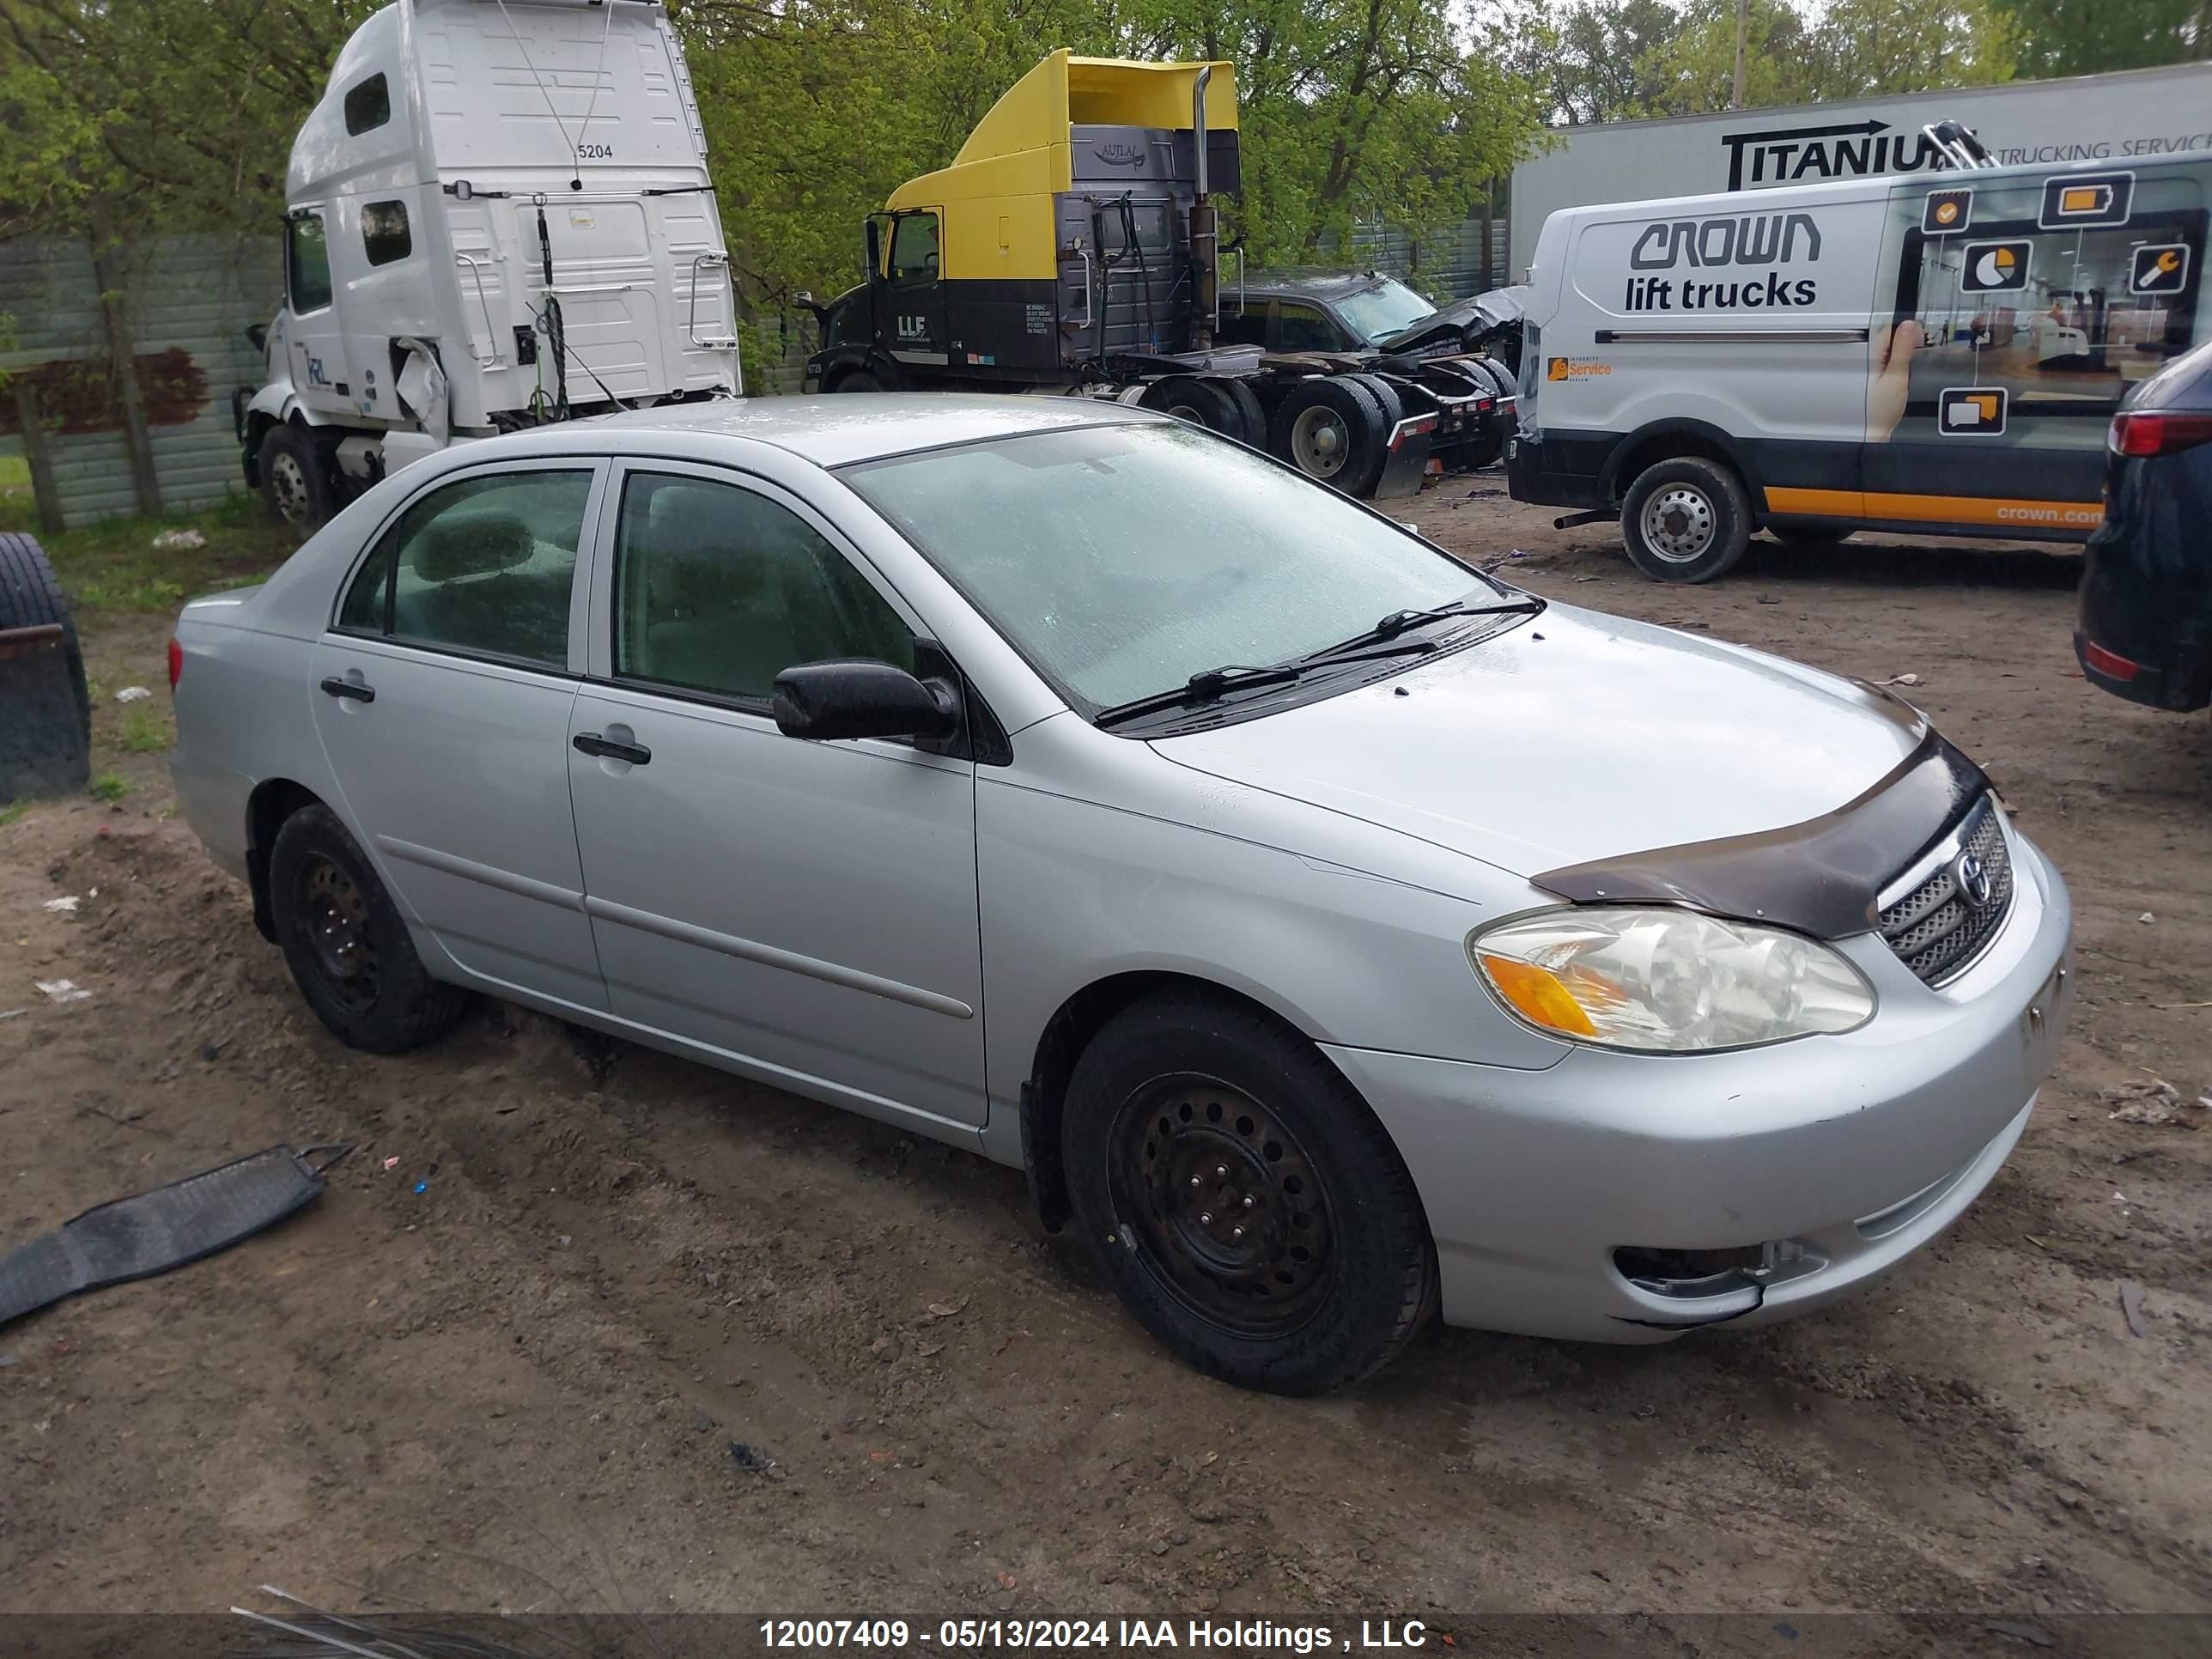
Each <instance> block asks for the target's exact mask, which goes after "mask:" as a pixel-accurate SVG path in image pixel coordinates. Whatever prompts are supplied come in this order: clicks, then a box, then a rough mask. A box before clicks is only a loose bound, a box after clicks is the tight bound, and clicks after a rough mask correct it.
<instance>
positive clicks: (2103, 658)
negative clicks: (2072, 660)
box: [2081, 639, 2142, 680]
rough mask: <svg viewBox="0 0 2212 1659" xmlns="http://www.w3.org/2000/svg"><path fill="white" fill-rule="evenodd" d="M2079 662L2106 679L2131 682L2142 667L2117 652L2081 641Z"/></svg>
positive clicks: (2093, 643) (2090, 641) (2091, 642)
mask: <svg viewBox="0 0 2212 1659" xmlns="http://www.w3.org/2000/svg"><path fill="white" fill-rule="evenodd" d="M2081 660H2082V661H2083V662H2084V663H2085V664H2087V665H2088V666H2089V667H2091V668H2093V669H2095V670H2096V671H2098V672H2099V673H2100V674H2102V675H2103V676H2104V677H2105V678H2106V679H2111V680H2131V679H2133V678H2135V677H2136V675H2138V674H2140V673H2142V664H2141V663H2139V662H2136V660H2135V659H2132V658H2130V657H2124V656H2122V655H2121V654H2120V653H2118V652H2117V651H2108V650H2106V648H2105V647H2103V646H2101V645H2100V644H2098V643H2097V642H2096V641H2094V640H2091V639H2085V640H2083V641H2081Z"/></svg>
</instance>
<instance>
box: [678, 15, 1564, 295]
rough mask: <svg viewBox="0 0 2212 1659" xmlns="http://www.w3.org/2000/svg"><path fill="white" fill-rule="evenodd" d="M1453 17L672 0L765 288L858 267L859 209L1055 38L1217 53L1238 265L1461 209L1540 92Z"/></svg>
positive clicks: (1476, 198)
mask: <svg viewBox="0 0 2212 1659" xmlns="http://www.w3.org/2000/svg"><path fill="white" fill-rule="evenodd" d="M1454 20H1455V12H1454V11H1453V10H1452V9H1449V8H1447V7H1445V6H1443V5H1442V4H1439V3H1437V0H1227V3H1215V0H1107V3H1102V4H1097V5H1083V4H1077V3H1074V0H1011V3H1009V0H831V3H829V4H828V5H825V6H809V7H804V8H798V9H791V10H789V11H775V12H767V11H761V10H756V9H753V8H751V7H750V6H747V5H742V4H738V3H732V0H689V3H684V4H682V5H681V8H680V10H679V12H678V27H679V28H680V29H681V31H682V33H683V35H684V41H685V45H686V49H687V52H689V55H690V62H691V69H692V79H693V84H694V86H695V88H696V90H697V93H698V96H699V100H700V108H701V114H702V118H703V119H704V121H705V123H706V127H707V135H708V147H709V149H710V150H711V152H712V155H713V160H714V174H715V179H716V181H717V184H718V186H719V189H720V197H721V203H722V210H723V219H724V222H725V226H726V230H727V233H728V234H729V237H730V240H731V245H732V250H733V252H734V255H735V259H736V264H737V267H738V274H739V276H740V279H741V281H742V283H743V284H744V290H745V292H746V295H747V297H748V298H749V299H750V300H751V301H755V302H756V303H757V304H760V305H763V306H764V307H768V308H770V309H774V308H775V307H781V306H783V305H785V304H787V302H788V301H789V300H790V298H791V296H792V295H793V294H795V293H796V292H798V291H799V290H800V289H809V290H811V291H812V292H813V293H814V294H815V295H816V296H817V298H818V299H825V300H826V299H827V298H828V297H829V295H832V294H835V293H836V292H838V291H840V290H842V289H845V288H847V287H848V286H850V285H851V284H852V283H854V282H857V281H859V280H860V274H861V272H860V264H861V222H862V221H863V220H864V219H865V218H866V216H867V215H868V214H869V213H870V212H872V211H873V210H876V209H878V208H880V207H881V206H882V205H883V204H884V198H885V197H888V196H889V195H890V192H891V191H893V190H894V189H896V187H897V186H898V185H900V184H901V183H902V182H903V181H905V180H906V179H909V178H912V177H914V176H915V175H916V174H918V173H926V172H928V171H930V170H931V169H933V168H935V167H943V166H945V164H946V163H947V162H949V161H951V159H952V156H953V154H954V152H955V151H957V149H959V147H960V144H961V142H962V141H963V139H964V138H965V137H967V134H968V132H969V129H971V128H972V127H973V126H974V125H975V123H976V122H977V121H978V120H980V119H981V118H982V116H983V114H984V112H986V111H987V110H988V109H989V108H990V106H991V105H992V103H993V102H994V101H995V100H996V99H997V98H998V96H999V94H1000V93H1002V92H1003V91H1005V90H1006V88H1008V87H1010V86H1012V84H1013V83H1014V82H1016V81H1017V80H1018V79H1019V78H1020V77H1021V76H1023V75H1024V73H1026V72H1027V71H1028V70H1029V69H1030V66H1031V65H1033V64H1035V63H1036V61H1037V60H1038V59H1039V58H1042V57H1044V56H1045V55H1046V54H1047V53H1048V52H1051V51H1053V50H1054V48H1056V47H1060V46H1067V47H1071V48H1073V50H1075V51H1078V52H1087V53H1092V54H1097V55H1099V56H1106V57H1126V58H1226V59H1228V60H1230V61H1231V62H1232V63H1233V64H1235V65H1236V69H1237V94H1238V101H1239V105H1240V110H1241V119H1240V125H1241V126H1242V129H1243V178H1244V196H1243V201H1242V203H1241V204H1238V203H1231V204H1225V207H1226V211H1225V219H1226V220H1227V224H1226V226H1225V234H1226V235H1230V236H1236V235H1242V236H1243V239H1244V241H1245V245H1246V248H1247V252H1248V255H1249V258H1251V260H1252V262H1253V263H1254V264H1280V263H1284V262H1286V261H1292V260H1297V259H1299V258H1310V257H1311V256H1313V255H1314V254H1315V253H1316V251H1317V250H1318V249H1319V248H1321V247H1322V246H1323V245H1324V243H1325V242H1327V241H1328V240H1331V239H1332V238H1336V237H1341V236H1343V235H1344V234H1346V233H1348V232H1349V231H1350V229H1351V228H1352V224H1353V223H1354V222H1355V221H1360V220H1372V219H1379V218H1387V219H1389V220H1390V221H1392V222H1395V223H1399V224H1405V225H1409V226H1412V227H1413V228H1426V227H1428V226H1431V225H1435V224H1440V223H1443V222H1449V221H1453V220H1456V219H1460V218H1463V217H1465V216H1468V215H1469V214H1470V213H1473V212H1474V211H1476V210H1478V209H1479V207H1480V203H1481V201H1482V199H1483V192H1484V190H1485V188H1486V182H1487V181H1488V180H1489V179H1492V178H1495V177H1497V176H1499V175H1501V174H1504V173H1508V172H1510V170H1511V168H1512V166H1513V163H1514V162H1515V161H1517V160H1518V159H1519V158H1520V157H1521V156H1522V155H1523V154H1525V153H1526V152H1527V151H1528V149H1530V148H1531V147H1532V146H1533V145H1534V143H1535V142H1536V140H1537V137H1538V129H1539V128H1540V126H1541V121H1542V118H1543V114H1544V111H1545V100H1544V98H1543V96H1542V94H1541V93H1540V92H1539V91H1538V90H1537V88H1535V86H1534V84H1533V83H1532V82H1531V81H1530V80H1529V79H1528V77H1527V76H1525V75H1524V74H1522V73H1520V72H1518V71H1517V70H1516V69H1514V68H1513V67H1511V66H1510V65H1508V64H1506V63H1505V62H1504V60H1503V59H1502V58H1501V56H1500V55H1499V54H1498V53H1497V52H1494V51H1493V50H1491V49H1490V47H1489V46H1487V45H1486V43H1485V42H1484V41H1482V40H1478V39H1477V38H1476V32H1475V31H1474V30H1470V29H1468V28H1467V27H1463V26H1462V24H1461V23H1458V22H1456V21H1454Z"/></svg>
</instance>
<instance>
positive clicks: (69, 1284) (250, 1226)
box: [0, 1146, 350, 1325]
mask: <svg viewBox="0 0 2212 1659" xmlns="http://www.w3.org/2000/svg"><path fill="white" fill-rule="evenodd" d="M349 1150H350V1149H349V1148H347V1147H343V1146H310V1147H308V1148H307V1151H306V1152H294V1151H293V1150H292V1149H291V1148H290V1147H289V1146H271V1147H270V1149H269V1150H268V1151H267V1152H256V1153H254V1154H253V1155H252V1157H251V1158H240V1159H239V1160H238V1162H236V1163H235V1164H224V1165H222V1167H221V1168H220V1169H215V1170H206V1171H204V1173H202V1174H199V1175H196V1176H185V1178H184V1179H183V1180H182V1181H173V1182H170V1183H169V1184H168V1185H167V1186H166V1187H156V1188H154V1190H153V1191H152V1192H150V1193H140V1194H137V1196H136V1197H133V1198H119V1199H117V1200H115V1201H114V1202H113V1203H112V1204H102V1205H100V1206H98V1207H97V1208H94V1209H90V1210H87V1211H86V1212H84V1213H83V1214H82V1215H81V1216H79V1217H77V1218H76V1219H75V1220H74V1221H70V1222H66V1223H64V1225H61V1226H59V1227H58V1228H56V1229H55V1230H54V1231H52V1232H50V1233H46V1234H42V1235H41V1236H40V1237H37V1238H34V1239H33V1240H32V1241H31V1242H30V1243H27V1244H26V1245H24V1246H23V1247H22V1248H21V1249H17V1250H14V1251H11V1252H9V1255H6V1256H5V1257H0V1325H4V1324H6V1323H7V1322H9V1320H11V1319H20V1318H21V1317H22V1316H24V1315H25V1314H27V1313H33V1312H36V1311H37V1310H39V1309H40V1308H46V1307H51V1306H52V1304H55V1303H57V1302H59V1301H61V1300H63V1299H64V1297H72V1296H76V1295H78V1294H80V1293H81V1292H82V1291H96V1290H98V1289H100V1287H101V1286H103V1285H121V1284H125V1283H127V1282H128V1281H129V1280H131V1279H148V1278H151V1277H152V1276H153V1275H154V1274H155V1273H167V1272H168V1271H169V1270H170V1269H171V1268H173V1267H183V1266H185V1264H186V1263H187V1262H191V1261H198V1260H199V1259H200V1258H201V1257H202V1256H206V1255H214V1254H215V1253H216V1251H217V1250H221V1249H228V1248H229V1247H230V1246H231V1245H233V1244H235V1243H238V1242H239V1241H240V1239H242V1238H250V1237H252V1236H253V1235H254V1234H255V1233H258V1232H259V1231H261V1230H262V1229H263V1228H264V1227H267V1226H270V1225H274V1224H275V1223H276V1222H279V1221H282V1220H283V1218H285V1217H286V1216H288V1215H289V1214H291V1213H292V1212H293V1211H295V1210H296V1209H298V1208H300V1206H302V1205H304V1204H307V1203H310V1202H312V1201H313V1200H314V1199H315V1198H316V1197H317V1196H318V1195H319V1194H320V1193H321V1192H322V1190H323V1187H324V1184H325V1183H324V1181H323V1171H324V1170H327V1169H329V1168H330V1167H331V1164H335V1163H337V1160H338V1159H339V1158H343V1157H344V1156H345V1154H346V1152H348V1151H349ZM318 1153H321V1154H324V1155H325V1156H324V1157H323V1158H322V1159H321V1161H320V1162H316V1161H314V1155H315V1154H318Z"/></svg>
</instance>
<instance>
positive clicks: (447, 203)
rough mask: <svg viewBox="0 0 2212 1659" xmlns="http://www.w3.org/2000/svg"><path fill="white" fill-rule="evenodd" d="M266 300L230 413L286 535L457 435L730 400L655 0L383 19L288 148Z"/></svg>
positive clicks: (697, 168) (687, 151) (483, 8)
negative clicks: (251, 360) (257, 372)
mask: <svg viewBox="0 0 2212 1659" xmlns="http://www.w3.org/2000/svg"><path fill="white" fill-rule="evenodd" d="M285 200H286V203H287V212H286V215H285V220H284V303H283V309H281V310H280V311H279V312H278V313H277V314H276V321H275V322H274V323H273V324H272V325H270V328H269V330H268V331H267V334H266V337H265V339H264V341H263V342H262V343H263V344H264V349H265V351H266V354H267V360H268V373H267V380H266V382H265V384H264V385H263V386H261V387H260V389H259V390H258V391H257V392H253V393H252V395H251V396H250V397H249V396H247V395H246V392H244V390H243V388H241V389H240V392H239V393H238V395H237V398H236V407H235V410H234V415H235V418H236V422H237V427H238V435H239V441H240V445H241V447H242V452H243V459H244V463H245V470H246V481H247V482H248V483H251V484H253V485H255V486H257V487H258V488H259V489H262V490H263V491H264V493H265V494H266V495H268V496H269V497H270V501H271V502H272V503H273V504H274V505H275V506H276V508H277V510H278V511H279V512H281V513H283V515H284V516H285V517H286V518H287V519H289V520H292V521H293V522H294V523H295V524H298V525H300V526H301V527H302V528H311V527H313V526H314V525H317V524H319V523H320V522H321V521H322V520H324V519H325V518H327V517H328V516H329V515H330V513H331V512H333V511H335V510H336V508H337V507H338V506H339V505H341V504H343V501H345V500H347V499H348V498H349V496H351V495H354V494H357V493H358V492H359V491H361V490H362V489H366V488H368V485H370V484H372V483H375V482H376V480H378V479H379V478H380V477H385V476H386V474H388V473H391V472H393V471H398V469H399V468H401V467H403V466H404V465H407V464H408V463H409V462H410V461H412V460H416V459H419V458H421V457H422V456H423V455H426V454H429V453H433V452H435V451H436V450H439V449H442V448H444V447H447V445H449V444H453V443H457V442H462V441H467V440H469V439H473V438H480V437H489V436H490V435H493V434H494V433H496V432H501V431H511V430H513V429H515V428H520V427H527V426H534V425H539V424H543V423H544V422H550V421H559V420H567V419H570V418H573V417H575V416H583V415H591V414H600V413H605V412H606V411H609V410H613V409H616V408H618V407H620V408H638V407H641V406H649V405H652V404H664V403H671V402H678V401H684V400H688V399H694V398H710V397H721V396H733V395H736V394H738V393H740V392H742V391H743V390H744V386H743V380H742V378H741V374H740V371H739V368H738V341H737V333H736V323H735V319H736V308H735V304H734V301H733V296H732V290H731V285H730V277H729V254H728V252H727V249H726V245H725V243H724V241H723V238H722V228H721V219H720V214H719V212H718V211H717V210H716V206H715V201H714V186H713V183H712V181H711V179H709V177H708V169H707V152H706V141H705V136H704V134H703V132H702V129H701V126H700V122H699V111H698V106H697V104H696V100H694V98H693V96H692V92H691V79H690V70H689V69H688V68H687V67H686V65H685V64H684V52H683V48H682V46H680V45H679V44H678V41H677V39H676V36H675V33H674V32H673V30H672V29H671V27H670V24H669V20H668V14H667V11H666V9H665V7H663V6H662V5H661V4H659V0H396V3H394V4H392V5H389V6H386V8H384V9H382V10H381V11H379V12H377V13H375V14H374V15H373V16H371V17H370V18H369V19H368V21H366V22H365V23H363V24H362V26H361V27H360V28H359V29H358V30H356V32H355V33H354V35H353V38H352V39H351V40H349V41H347V43H346V45H345V47H344V49H343V51H342V52H340V53H339V54H338V59H337V64H336V66H335V67H334V68H333V69H332V70H331V80H330V86H329V88H328V89H327V90H326V91H325V94H323V98H322V100H321V102H319V104H317V105H316V106H315V108H314V110H313V112H312V113H311V114H310V115H309V116H308V117H307V122H306V124H305V125H303V126H302V127H301V129H300V133H299V137H297V138H296V139H295V140H294V142H293V145H292V156H291V165H290V167H289V171H288V173H287V176H286V181H285Z"/></svg>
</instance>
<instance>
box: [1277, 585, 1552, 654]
mask: <svg viewBox="0 0 2212 1659" xmlns="http://www.w3.org/2000/svg"><path fill="white" fill-rule="evenodd" d="M1543 608H1544V601H1543V600H1542V599H1538V598H1537V597H1536V596H1535V595H1534V593H1531V594H1529V595H1528V597H1527V598H1525V599H1506V600H1504V601H1502V602H1501V603H1499V604H1497V605H1469V604H1468V602H1467V601H1466V600H1465V599H1455V600H1454V601H1453V602H1452V603H1451V604H1449V605H1431V607H1430V608H1429V609H1428V610H1426V611H1392V612H1391V613H1390V614H1389V616H1387V617H1383V620H1382V621H1380V622H1378V623H1376V624H1375V626H1374V627H1372V628H1370V629H1368V630H1367V631H1366V632H1365V633H1364V634H1354V635H1352V637H1351V638H1350V639H1348V640H1340V641H1337V643H1336V644H1334V645H1332V646H1329V647H1327V648H1326V649H1325V650H1321V651H1316V652H1315V653H1313V654H1312V655H1311V656H1310V657H1306V658H1304V659H1302V660H1304V661H1306V662H1327V661H1331V660H1334V659H1335V658H1336V656H1337V654H1338V653H1340V652H1344V651H1357V650H1358V649H1359V648H1360V647H1362V646H1369V645H1376V644H1380V643H1381V642H1382V641H1385V640H1395V639H1396V638H1397V637H1398V635H1401V634H1402V633H1404V632H1405V631H1406V630H1407V629H1409V628H1418V627H1419V626H1420V625H1421V624H1422V623H1431V622H1442V621H1443V620H1444V619H1445V618H1446V617H1533V616H1534V615H1535V614H1536V613H1537V612H1538V611H1541V610H1542V609H1543Z"/></svg>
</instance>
